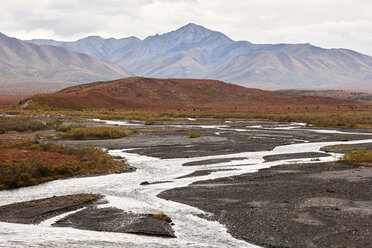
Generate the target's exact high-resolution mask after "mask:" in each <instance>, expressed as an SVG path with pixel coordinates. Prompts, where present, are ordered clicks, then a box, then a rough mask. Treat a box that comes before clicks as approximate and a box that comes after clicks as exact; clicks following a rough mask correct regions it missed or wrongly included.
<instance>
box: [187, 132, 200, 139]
mask: <svg viewBox="0 0 372 248" xmlns="http://www.w3.org/2000/svg"><path fill="white" fill-rule="evenodd" d="M200 136H201V134H200V133H196V132H189V138H190V139H194V138H199V137H200Z"/></svg>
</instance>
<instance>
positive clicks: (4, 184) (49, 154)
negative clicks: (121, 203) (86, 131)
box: [0, 140, 129, 189]
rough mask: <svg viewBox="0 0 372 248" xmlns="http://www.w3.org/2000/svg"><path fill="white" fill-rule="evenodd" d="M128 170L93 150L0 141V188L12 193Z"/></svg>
mask: <svg viewBox="0 0 372 248" xmlns="http://www.w3.org/2000/svg"><path fill="white" fill-rule="evenodd" d="M128 169H129V166H128V165H127V164H125V163H123V162H121V161H118V160H115V159H113V158H112V157H111V156H110V155H109V154H108V153H107V152H106V151H103V150H101V149H98V148H95V147H92V146H90V147H81V146H75V145H58V144H55V143H38V142H37V141H33V140H23V141H13V142H5V141H1V140H0V188H2V189H12V188H18V187H23V186H30V185H36V184H40V183H43V182H47V181H51V180H55V179H59V178H67V177H71V176H75V175H83V174H102V173H112V172H120V171H126V170H128Z"/></svg>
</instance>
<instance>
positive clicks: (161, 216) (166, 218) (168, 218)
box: [150, 213, 172, 223]
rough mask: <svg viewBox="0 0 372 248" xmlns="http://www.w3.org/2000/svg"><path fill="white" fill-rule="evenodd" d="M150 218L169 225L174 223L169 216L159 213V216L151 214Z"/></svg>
mask: <svg viewBox="0 0 372 248" xmlns="http://www.w3.org/2000/svg"><path fill="white" fill-rule="evenodd" d="M150 216H151V217H152V218H154V219H159V220H164V221H166V222H168V223H172V218H171V217H169V216H168V215H165V214H163V213H159V214H150Z"/></svg>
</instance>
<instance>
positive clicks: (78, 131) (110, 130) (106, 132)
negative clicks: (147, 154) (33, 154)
mask: <svg viewBox="0 0 372 248" xmlns="http://www.w3.org/2000/svg"><path fill="white" fill-rule="evenodd" d="M60 130H61V129H60ZM63 131H64V132H58V133H57V136H58V137H61V138H64V139H73V140H88V139H117V138H122V137H126V136H129V135H131V134H134V133H137V132H138V130H137V129H130V130H129V129H128V130H127V129H122V128H114V127H97V128H85V127H81V128H69V127H64V128H63Z"/></svg>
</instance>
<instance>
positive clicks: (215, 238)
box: [0, 121, 372, 247]
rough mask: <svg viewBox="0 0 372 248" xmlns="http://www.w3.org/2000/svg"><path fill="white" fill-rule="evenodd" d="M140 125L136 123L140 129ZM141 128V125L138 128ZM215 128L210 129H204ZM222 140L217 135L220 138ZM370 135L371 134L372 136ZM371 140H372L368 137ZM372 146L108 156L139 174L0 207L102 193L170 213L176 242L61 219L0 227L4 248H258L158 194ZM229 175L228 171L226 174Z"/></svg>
mask: <svg viewBox="0 0 372 248" xmlns="http://www.w3.org/2000/svg"><path fill="white" fill-rule="evenodd" d="M118 123H119V124H120V123H121V124H122V125H126V124H129V125H132V124H131V123H129V122H127V121H126V122H117V121H110V124H118ZM135 124H137V123H135ZM138 125H140V124H138ZM200 127H201V128H211V127H210V126H200ZM213 128H215V129H220V130H226V129H228V130H229V131H231V130H233V131H235V132H242V131H249V130H252V129H260V128H263V127H262V126H261V125H260V126H254V127H251V126H247V127H246V128H238V129H234V128H229V126H228V125H227V126H214V127H213ZM272 128H273V129H275V128H284V129H285V128H287V129H288V128H297V129H300V128H303V125H302V124H290V125H287V126H274V127H272ZM319 131H320V132H327V131H328V132H333V131H332V130H317V132H319ZM216 135H218V134H216ZM368 135H371V134H368ZM368 138H371V136H368ZM365 142H372V139H366V140H358V141H347V142H341V141H337V142H319V143H305V142H304V143H300V144H291V145H284V146H278V147H276V148H275V149H273V150H271V151H260V152H243V153H235V154H226V155H216V156H206V157H194V158H174V159H160V158H155V157H149V156H144V155H139V154H136V153H135V150H132V151H130V152H129V151H128V150H123V149H120V150H109V153H110V154H111V155H114V156H117V155H119V156H122V157H125V158H126V159H127V160H128V163H129V164H130V165H132V166H134V167H136V168H137V170H136V171H135V172H133V173H123V174H113V175H104V176H96V177H84V178H71V179H64V180H56V181H52V182H48V183H44V184H41V185H37V186H32V187H26V188H20V189H16V190H5V191H0V205H5V204H10V203H15V202H21V201H27V200H33V199H38V198H45V197H51V196H54V195H56V196H58V195H65V194H75V193H99V194H102V195H105V196H106V200H107V201H108V203H107V204H106V205H105V206H113V207H116V208H120V209H123V210H125V211H130V212H134V213H160V212H162V213H165V214H166V215H169V216H171V217H172V220H173V222H174V223H175V225H174V226H173V228H174V230H175V233H176V236H177V238H174V239H171V238H160V237H153V236H142V235H135V234H122V233H108V232H95V231H85V230H78V229H74V228H66V227H63V228H62V227H51V226H50V225H51V224H53V223H54V222H55V221H56V220H58V219H59V218H61V217H63V216H57V217H55V218H52V219H50V220H47V221H45V222H43V223H41V224H40V225H23V224H11V223H1V222H0V247H257V246H255V245H252V244H248V243H246V242H244V241H241V240H237V239H235V238H233V237H232V236H231V235H230V234H228V233H227V230H226V228H225V227H224V226H223V225H221V224H220V223H218V222H215V221H209V220H206V219H204V218H201V217H199V216H200V215H208V213H205V212H203V211H201V210H199V209H197V208H194V207H190V206H187V205H184V204H180V203H176V202H172V201H168V200H164V199H160V198H158V197H156V195H157V194H159V193H160V192H162V191H164V190H168V189H173V188H177V187H184V186H187V185H189V184H191V183H193V182H195V181H200V180H207V179H215V178H219V177H229V176H235V175H239V174H243V173H253V172H256V171H258V170H259V169H262V168H268V167H271V166H275V165H279V164H283V163H288V162H293V163H295V162H308V163H312V162H319V161H333V160H335V159H336V158H337V157H338V156H339V155H338V154H332V155H333V156H328V157H319V158H318V159H319V160H318V161H312V160H313V158H303V159H292V160H281V161H274V162H265V163H264V159H263V157H264V156H267V155H277V154H284V153H303V152H319V149H320V148H321V147H323V146H327V145H335V144H356V143H365ZM229 158H235V159H234V160H232V161H230V162H224V163H215V164H208V165H200V166H182V164H184V163H188V162H194V161H201V160H207V159H229ZM203 169H208V170H214V169H217V170H220V169H225V170H224V171H216V172H213V173H211V174H209V175H205V176H199V177H187V178H178V177H181V176H184V175H187V174H190V173H192V172H194V171H197V170H203ZM226 169H228V170H226ZM143 181H148V182H150V183H151V182H162V183H156V184H150V185H146V186H144V185H140V183H141V182H143Z"/></svg>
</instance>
